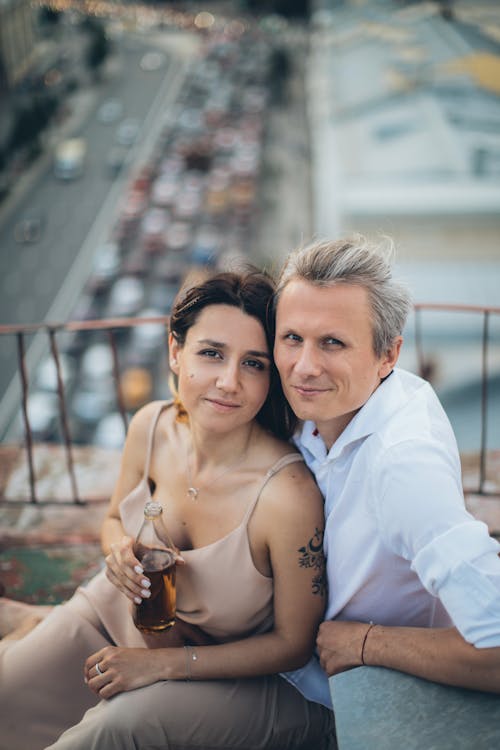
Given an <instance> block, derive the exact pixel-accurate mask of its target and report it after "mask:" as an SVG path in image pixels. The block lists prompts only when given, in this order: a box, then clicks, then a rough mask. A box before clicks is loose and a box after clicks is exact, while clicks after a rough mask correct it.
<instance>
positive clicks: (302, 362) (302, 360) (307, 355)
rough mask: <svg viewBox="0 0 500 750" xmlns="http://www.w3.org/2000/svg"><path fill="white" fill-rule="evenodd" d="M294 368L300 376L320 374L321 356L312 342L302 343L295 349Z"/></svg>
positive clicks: (312, 376) (311, 376) (316, 375)
mask: <svg viewBox="0 0 500 750" xmlns="http://www.w3.org/2000/svg"><path fill="white" fill-rule="evenodd" d="M294 370H295V372H296V374H297V375H300V376H301V377H310V378H314V377H318V375H320V374H321V357H320V356H319V352H318V351H317V350H316V348H315V347H314V346H313V345H312V344H307V343H304V344H303V345H302V346H301V347H300V349H299V350H298V351H297V358H296V360H295V364H294Z"/></svg>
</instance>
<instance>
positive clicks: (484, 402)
mask: <svg viewBox="0 0 500 750" xmlns="http://www.w3.org/2000/svg"><path fill="white" fill-rule="evenodd" d="M489 321H490V311H489V310H485V311H484V313H483V351H482V367H481V448H480V453H479V494H481V495H483V494H485V493H484V484H485V482H486V449H487V439H488V338H489Z"/></svg>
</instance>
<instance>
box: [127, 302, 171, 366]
mask: <svg viewBox="0 0 500 750" xmlns="http://www.w3.org/2000/svg"><path fill="white" fill-rule="evenodd" d="M162 316H163V313H162V311H161V310H153V309H145V310H141V311H140V312H139V313H138V316H137V317H139V318H161V317H162ZM130 349H131V350H132V351H133V352H134V353H135V354H136V355H137V357H138V358H140V360H141V361H142V362H143V364H145V365H146V364H152V362H153V361H154V360H155V358H156V356H157V354H158V353H160V352H162V351H164V352H166V351H167V329H166V326H165V324H164V323H153V322H151V323H143V324H142V325H137V326H135V327H134V328H133V329H132V335H131V337H130Z"/></svg>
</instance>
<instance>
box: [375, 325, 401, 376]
mask: <svg viewBox="0 0 500 750" xmlns="http://www.w3.org/2000/svg"><path fill="white" fill-rule="evenodd" d="M402 344H403V337H402V336H396V338H395V339H394V341H393V342H392V346H391V348H390V349H388V351H387V352H386V354H385V356H383V357H382V358H381V360H380V368H379V372H378V374H379V376H380V379H381V380H382V379H383V378H386V377H387V376H388V375H389V373H390V372H392V370H393V369H394V368H395V366H396V363H397V361H398V359H399V352H400V351H401V346H402Z"/></svg>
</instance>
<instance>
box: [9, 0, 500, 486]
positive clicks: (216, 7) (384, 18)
mask: <svg viewBox="0 0 500 750" xmlns="http://www.w3.org/2000/svg"><path fill="white" fill-rule="evenodd" d="M351 231H360V232H362V233H365V234H367V235H369V236H371V237H376V236H379V235H389V236H390V237H392V238H393V239H394V241H395V244H396V250H397V266H398V272H399V274H400V275H401V276H402V277H403V278H404V279H405V280H406V281H407V283H408V285H409V286H410V288H411V290H412V292H413V295H414V298H415V301H416V302H418V303H438V304H444V305H468V306H478V307H479V308H484V307H487V308H495V306H497V312H495V311H494V310H493V311H491V312H488V313H487V314H486V315H485V314H484V311H481V310H479V311H475V310H472V311H471V310H460V311H456V310H455V311H453V312H450V311H442V310H435V309H427V308H425V309H423V310H422V311H421V313H420V314H419V316H418V319H417V320H416V319H415V317H414V316H413V317H412V319H411V320H410V322H409V324H408V328H407V331H406V347H405V353H404V355H403V358H402V364H403V365H404V366H406V367H408V368H409V369H412V370H415V371H417V369H420V370H421V371H422V370H423V372H424V373H425V374H426V376H427V377H429V379H431V380H432V382H433V384H434V385H435V387H436V389H437V390H438V393H439V395H440V396H441V398H442V400H443V403H444V405H445V408H446V410H447V411H448V414H449V416H450V419H451V421H452V423H453V426H454V427H455V430H456V433H457V437H458V441H459V446H460V448H461V450H462V452H463V453H464V454H465V453H477V452H478V451H479V449H480V445H481V444H483V447H484V446H486V447H487V448H488V450H490V451H495V450H498V449H500V314H498V312H499V310H498V306H500V291H499V290H500V6H499V4H498V2H495V1H494V0H491V2H474V1H473V0H471V1H466V0H464V1H463V2H458V1H457V2H389V1H384V0H379V1H376V0H366V2H361V1H358V2H347V1H346V2H340V1H337V2H335V1H334V0H316V1H314V0H310V1H309V2H307V0H302V1H297V2H292V1H289V2H287V1H286V0H275V1H274V2H259V1H258V0H256V1H250V0H247V1H244V0H241V1H240V2H236V1H234V2H219V3H215V2H201V1H200V2H177V3H162V2H151V3H143V4H137V3H132V2H130V3H129V2H111V1H110V0H108V1H103V2H99V1H98V0H94V1H93V2H84V1H83V0H58V1H57V2H36V1H35V2H33V1H32V0H0V284H1V294H0V325H3V326H4V328H3V329H1V331H0V334H1V335H0V439H2V440H3V444H4V446H14V445H17V444H20V443H22V442H23V439H24V437H23V436H24V434H25V426H24V423H25V419H26V415H27V417H28V419H29V430H30V433H31V439H32V441H33V442H34V443H43V444H44V445H45V446H46V447H47V446H48V447H49V448H50V446H51V445H58V444H60V443H63V442H64V441H66V443H68V440H69V442H70V443H71V445H73V446H94V447H96V448H101V449H103V450H110V451H113V450H117V449H119V448H120V447H121V445H122V443H123V439H124V434H125V426H126V422H127V419H128V418H129V417H130V415H131V414H132V413H133V411H135V409H137V408H138V407H140V406H141V405H142V404H143V403H145V402H146V401H147V400H149V399H151V398H165V397H167V396H168V395H169V389H168V371H167V360H166V335H165V326H164V320H165V316H168V314H169V311H170V308H171V305H172V302H173V299H174V297H175V295H176V293H177V291H178V289H179V287H180V285H181V284H182V283H185V281H186V279H187V280H188V282H189V279H193V278H197V275H198V274H200V273H203V272H204V271H205V270H206V269H207V268H208V269H212V268H231V267H234V266H235V265H238V264H239V263H241V262H243V261H251V262H254V263H257V264H259V265H263V266H265V267H266V268H268V269H269V270H271V271H276V270H277V269H279V267H280V264H281V262H282V260H283V258H284V257H285V255H286V254H287V253H288V252H289V251H290V250H291V249H293V248H294V247H296V246H297V245H299V244H300V243H302V242H304V241H308V240H310V239H312V238H313V237H317V238H325V237H329V238H332V237H338V236H340V235H343V234H346V233H348V232H351ZM129 317H134V318H141V319H143V318H147V319H151V320H150V322H148V323H147V324H146V325H144V324H143V325H136V326H130V327H126V326H125V325H124V327H121V328H120V327H118V326H116V325H115V326H114V327H112V334H113V335H112V339H111V340H110V338H109V334H108V330H107V329H106V330H104V328H99V327H97V328H94V329H92V326H91V325H90V326H87V327H88V328H90V330H78V329H77V328H75V327H73V328H72V330H63V329H62V328H61V329H60V330H59V329H57V330H56V329H51V330H52V334H53V335H52V337H51V336H49V335H48V331H47V330H46V329H44V328H43V326H44V325H45V326H47V325H49V324H54V325H55V324H64V323H66V322H67V321H83V322H84V323H85V324H86V325H87V324H89V322H92V321H102V320H103V319H113V320H116V319H123V320H125V319H127V318H129ZM31 324H39V325H40V324H42V328H41V329H39V328H30V327H29V326H30V325H31ZM9 325H10V326H11V328H6V326H9ZM16 326H17V328H16ZM23 327H24V328H23ZM416 332H417V334H420V338H417V339H416ZM485 332H486V336H485ZM20 347H21V348H20ZM54 348H55V349H56V351H57V363H56V361H55V358H54ZM20 353H21V354H23V355H24V366H25V373H24V376H25V384H24V385H25V388H24V398H25V406H26V411H25V414H24V420H23V413H22V409H21V405H22V401H23V388H22V384H23V383H22V381H23V372H22V369H20V365H19V356H20ZM58 371H59V372H58ZM485 372H486V375H487V377H486V379H485ZM58 374H59V381H60V382H59V384H58ZM117 382H118V385H119V389H118V392H117ZM485 388H487V402H485V400H484V399H485ZM61 390H62V394H61ZM61 397H63V400H64V404H63V405H64V415H63V416H64V419H63V420H61V419H60V416H61V415H60V411H61ZM485 417H487V419H485ZM8 455H9V458H8V460H7V459H5V460H4V463H3V464H1V463H0V466H1V467H2V471H3V474H4V480H3V484H2V483H1V482H0V489H1V490H2V491H3V493H4V495H6V496H8V495H9V493H11V495H12V496H16V491H17V490H15V486H17V485H16V482H17V481H18V480H19V483H20V484H22V482H27V481H28V479H27V477H28V468H29V467H27V464H26V461H25V460H24V459H23V460H22V461H21V458H19V454H18V453H16V452H14V453H10V454H8ZM44 455H45V454H44ZM52 455H53V454H51V453H50V452H49V453H48V454H47V456H49V457H50V456H52ZM78 455H79V459H78V461H77V463H78V466H77V469H78V471H80V473H81V474H82V476H83V474H84V473H85V460H86V459H85V458H84V454H83V453H80V454H78ZM85 455H86V454H85ZM100 455H101V456H102V455H106V454H100ZM37 456H38V458H37ZM37 456H35V458H36V460H37V461H39V464H38V474H39V475H40V476H42V477H47V476H49V475H51V472H52V470H51V469H50V466H49V465H50V461H49V460H48V459H47V461H45V462H44V460H45V459H43V458H42V454H41V453H40V452H39V453H38V454H37ZM102 461H103V466H108V465H109V461H108V459H107V458H105V459H102ZM93 465H94V464H93ZM6 467H7V468H6ZM12 467H14V470H13V468H12ZM35 468H36V467H35ZM16 471H17V472H18V474H16V473H15V472H16ZM13 472H14V473H13ZM16 477H18V479H16ZM80 481H85V480H84V479H83V480H82V478H81V476H80ZM7 484H9V489H8V491H7V489H6V488H7ZM106 491H107V489H105V490H103V491H102V493H103V494H105V493H106Z"/></svg>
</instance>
